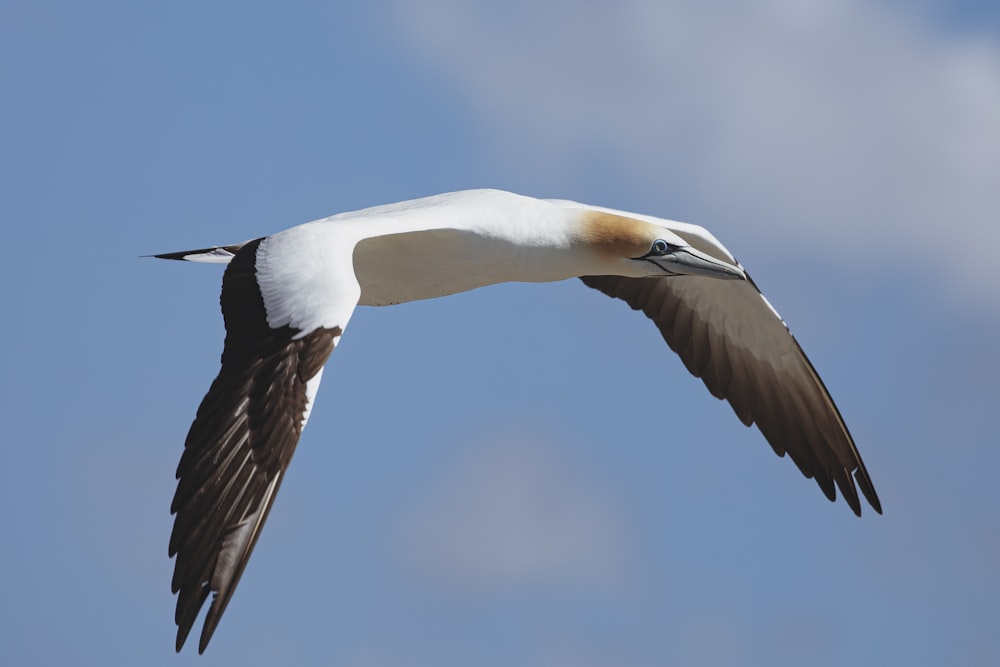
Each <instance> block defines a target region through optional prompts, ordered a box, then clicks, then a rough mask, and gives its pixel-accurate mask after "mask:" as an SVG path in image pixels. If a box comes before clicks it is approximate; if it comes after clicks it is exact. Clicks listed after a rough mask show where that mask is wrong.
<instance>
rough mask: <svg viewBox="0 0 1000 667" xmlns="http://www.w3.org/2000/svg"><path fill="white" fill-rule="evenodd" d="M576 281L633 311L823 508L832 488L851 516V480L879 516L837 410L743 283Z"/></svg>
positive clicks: (780, 326)
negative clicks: (802, 479) (807, 485)
mask: <svg viewBox="0 0 1000 667" xmlns="http://www.w3.org/2000/svg"><path fill="white" fill-rule="evenodd" d="M698 249H699V250H705V251H708V250H710V249H712V247H711V246H706V247H704V248H698ZM715 254H716V255H718V254H719V253H718V251H717V250H716V251H715ZM720 258H722V259H730V258H726V257H720ZM582 280H583V282H584V283H585V284H586V285H588V286H589V287H593V288H595V289H597V290H600V291H601V292H604V293H605V294H607V295H608V296H611V297H615V298H618V299H622V300H623V301H625V302H626V303H627V304H628V305H629V306H631V307H632V308H633V309H635V310H641V311H643V312H644V313H645V314H646V315H647V316H648V317H649V318H650V319H652V320H653V322H654V323H655V324H656V326H657V327H658V328H659V330H660V333H662V334H663V338H664V339H665V340H666V341H667V344H668V345H669V346H670V348H671V349H672V350H674V352H676V353H677V354H678V355H680V357H681V360H682V361H683V362H684V365H685V366H686V367H687V369H688V370H689V371H690V372H691V373H692V374H693V375H695V376H696V377H700V378H701V379H702V380H703V381H704V383H705V386H706V387H708V390H709V391H710V392H711V393H712V395H713V396H716V397H717V398H724V399H726V400H728V401H729V403H730V405H732V407H733V410H734V411H735V412H736V415H737V416H738V417H739V419H740V421H742V422H743V423H744V424H746V425H747V426H749V425H751V424H753V423H756V424H757V427H758V428H759V429H760V431H761V433H763V434H764V437H765V438H766V439H767V441H768V442H769V443H770V445H771V447H772V448H773V449H774V451H775V452H776V453H777V454H778V456H784V455H785V454H786V453H787V454H788V456H789V458H791V459H792V461H794V462H795V464H796V465H797V466H798V468H799V470H801V471H802V474H804V475H805V476H806V477H811V478H813V479H815V480H816V482H817V483H818V484H819V486H820V488H821V489H822V490H823V493H824V494H825V495H826V496H827V497H828V498H829V499H830V500H834V499H835V498H836V488H839V489H840V492H841V495H843V497H844V499H845V500H846V501H847V503H848V505H850V507H851V509H852V510H854V513H855V514H857V515H859V516H860V514H861V503H860V502H859V499H858V492H857V489H856V488H855V484H854V481H855V480H857V484H858V486H860V487H861V492H862V493H863V494H864V496H865V498H867V499H868V502H869V503H870V504H871V506H872V507H873V508H874V509H875V511H876V512H878V513H880V514H881V513H882V505H881V503H880V502H879V499H878V496H877V495H876V493H875V487H874V486H873V485H872V481H871V478H870V477H869V475H868V471H867V470H866V469H865V464H864V463H863V462H862V460H861V455H860V454H859V453H858V450H857V447H855V445H854V440H853V438H851V434H850V432H849V431H848V430H847V426H846V425H845V424H844V420H843V419H842V418H841V416H840V412H839V411H838V410H837V406H836V405H835V404H834V402H833V399H832V398H830V394H829V392H828V391H827V390H826V387H825V386H824V385H823V381H822V380H821V379H820V377H819V375H817V373H816V371H815V369H814V368H813V366H812V364H811V363H810V362H809V359H808V358H806V355H805V353H804V352H803V351H802V348H801V347H799V344H798V342H797V341H796V340H795V338H794V337H793V336H792V334H791V333H790V332H789V331H788V328H787V327H786V326H785V324H784V322H782V320H781V319H780V318H779V317H778V316H777V315H776V314H775V313H774V312H773V311H772V310H771V308H770V307H769V306H768V305H767V303H766V302H765V301H764V299H763V297H762V296H761V295H760V292H759V290H758V289H757V287H756V285H754V283H753V281H751V280H749V279H748V280H746V281H736V280H713V279H710V278H700V277H690V276H679V277H669V278H622V277H618V276H585V277H583V278H582ZM852 473H853V478H852Z"/></svg>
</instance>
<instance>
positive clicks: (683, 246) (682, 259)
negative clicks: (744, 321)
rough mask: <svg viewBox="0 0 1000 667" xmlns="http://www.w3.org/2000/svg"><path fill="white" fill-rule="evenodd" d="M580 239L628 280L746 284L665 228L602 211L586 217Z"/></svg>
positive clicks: (729, 267) (736, 271)
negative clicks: (673, 278)
mask: <svg viewBox="0 0 1000 667" xmlns="http://www.w3.org/2000/svg"><path fill="white" fill-rule="evenodd" d="M578 239H579V241H580V242H581V243H583V244H584V245H586V246H587V247H588V248H590V249H592V250H593V251H594V252H595V253H596V254H597V255H598V257H599V258H600V261H601V262H602V263H604V264H606V265H608V271H607V273H609V274H613V275H623V276H629V277H635V278H640V277H650V278H651V277H657V276H707V277H710V278H722V279H730V280H746V274H745V273H744V272H743V270H742V269H741V268H740V267H739V266H738V265H737V264H736V263H735V262H729V261H726V260H725V259H720V258H718V257H714V256H712V255H709V254H707V253H705V252H702V251H700V250H697V249H696V248H693V247H692V246H691V245H690V244H689V243H687V242H686V241H685V240H684V239H683V238H681V237H680V236H679V235H678V234H676V233H674V232H672V231H670V230H669V229H667V228H666V227H663V226H661V225H657V224H653V223H651V222H647V221H645V220H639V219H636V218H631V217H627V216H624V215H618V214H616V213H609V212H605V211H599V210H588V211H585V212H584V213H583V216H582V219H581V225H580V227H579V233H578Z"/></svg>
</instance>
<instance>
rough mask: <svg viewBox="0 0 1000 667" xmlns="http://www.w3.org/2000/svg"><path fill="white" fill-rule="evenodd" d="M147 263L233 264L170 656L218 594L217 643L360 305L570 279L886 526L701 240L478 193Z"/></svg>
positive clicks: (181, 470) (650, 224) (624, 216)
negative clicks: (603, 298) (609, 302)
mask: <svg viewBox="0 0 1000 667" xmlns="http://www.w3.org/2000/svg"><path fill="white" fill-rule="evenodd" d="M158 257H163V258H168V259H185V260H190V261H203V262H218V263H228V264H229V266H228V267H227V269H226V273H225V276H224V278H223V290H222V299H221V301H222V310H223V316H224V319H225V322H226V332H227V333H226V343H225V348H224V351H223V356H222V369H221V371H220V373H219V376H218V378H216V380H215V381H214V382H213V384H212V387H211V388H210V389H209V392H208V394H207V395H206V396H205V398H204V400H203V401H202V404H201V406H200V407H199V409H198V414H197V416H196V418H195V421H194V423H193V424H192V426H191V429H190V431H189V434H188V437H187V440H186V442H185V451H184V455H183V456H182V458H181V462H180V464H179V466H178V470H177V477H178V480H179V481H178V487H177V493H176V495H175V497H174V501H173V504H172V507H171V511H172V512H174V513H175V514H176V519H175V523H174V530H173V534H172V535H171V540H170V554H171V555H172V556H174V555H176V557H177V561H176V564H175V570H174V580H173V590H174V592H175V593H178V601H177V614H176V618H175V620H176V622H177V625H178V636H177V649H178V650H180V648H181V646H182V645H183V643H184V640H185V639H186V637H187V634H188V632H189V631H190V629H191V627H192V625H193V624H194V621H195V619H196V617H197V614H198V611H199V610H200V608H201V607H202V605H203V603H204V601H205V600H206V599H207V597H208V596H209V594H210V593H213V594H214V597H213V600H212V604H211V607H210V609H209V614H208V617H207V618H206V621H205V626H204V628H203V631H202V636H201V641H200V645H199V651H203V650H204V648H205V646H206V645H207V643H208V641H209V639H210V638H211V635H212V633H213V631H214V629H215V627H216V625H217V623H218V621H219V618H220V617H221V614H222V612H223V611H224V610H225V607H226V605H227V604H228V602H229V599H230V597H231V596H232V593H233V590H234V589H235V586H236V584H237V582H238V581H239V577H240V575H241V574H242V572H243V568H244V567H245V565H246V562H247V559H248V558H249V556H250V553H251V551H252V549H253V546H254V544H255V543H256V540H257V537H258V536H259V534H260V529H261V527H262V525H263V523H264V520H265V519H266V517H267V513H268V511H269V510H270V507H271V504H272V503H273V501H274V497H275V494H276V493H277V490H278V487H279V486H280V483H281V479H282V477H283V474H284V471H285V469H286V467H287V465H288V462H289V461H290V459H291V456H292V453H293V452H294V449H295V446H296V444H297V442H298V439H299V436H300V434H301V432H302V429H303V427H304V426H305V423H306V421H307V420H308V417H309V413H310V411H311V410H312V407H313V403H314V401H315V398H316V392H317V389H318V386H319V381H320V378H321V377H322V368H323V364H324V363H325V361H326V359H327V357H328V356H329V354H330V353H331V352H332V350H333V348H334V347H335V346H336V344H337V342H338V341H339V339H340V336H341V335H342V334H343V332H344V330H345V328H346V327H347V324H348V321H349V320H350V318H351V315H352V313H353V311H354V308H355V306H356V305H371V306H384V305H392V304H397V303H404V302H409V301H416V300H420V299H429V298H434V297H438V296H445V295H449V294H455V293H458V292H463V291H467V290H471V289H475V288H477V287H482V286H485V285H491V284H496V283H502V282H551V281H557V280H565V279H567V278H573V277H581V278H582V279H583V281H584V282H585V283H586V284H587V285H588V286H590V287H594V288H596V289H598V290H600V291H602V292H604V293H606V294H608V295H610V296H613V297H617V298H621V299H623V300H624V301H626V302H627V303H628V304H629V305H630V306H631V307H632V308H634V309H641V310H643V311H644V312H645V313H646V314H647V315H648V316H649V317H650V318H651V319H652V320H653V321H654V323H655V324H656V325H657V326H658V327H659V329H660V331H661V333H662V334H663V336H664V338H665V339H666V340H667V343H668V344H669V345H670V346H671V348H673V349H674V350H675V351H676V352H677V353H678V354H680V356H681V358H682V359H683V361H684V363H685V365H686V366H687V368H688V369H689V370H690V371H691V372H692V373H694V374H695V375H697V376H699V377H701V378H702V379H703V380H704V382H705V384H706V386H707V387H708V389H709V390H710V391H711V392H712V393H713V394H714V395H715V396H717V397H719V398H726V399H728V400H729V401H730V403H731V404H732V406H733V408H734V410H735V411H736V413H737V415H738V416H739V418H740V419H741V420H742V421H743V422H744V423H745V424H747V425H750V424H751V423H754V422H756V423H757V424H758V426H759V427H760V429H761V431H762V432H763V433H764V435H765V437H766V438H767V439H768V441H769V442H770V444H771V446H772V447H773V448H774V449H775V451H776V452H777V453H778V454H779V455H784V454H785V453H786V452H787V453H788V454H789V455H790V456H791V458H792V459H793V460H794V461H795V463H796V464H797V465H798V467H799V468H800V470H801V471H802V472H803V473H804V474H805V475H806V476H807V477H813V478H815V479H816V481H817V482H818V483H819V485H820V487H821V488H822V489H823V491H824V493H825V494H826V495H827V496H828V497H829V498H830V499H831V500H832V499H834V498H835V497H836V491H835V488H839V489H840V490H841V494H842V495H843V496H844V497H845V499H846V500H847V501H848V502H849V504H850V505H851V507H852V509H853V510H854V511H855V513H858V514H860V503H859V500H858V495H857V490H856V488H855V483H854V482H855V479H856V480H857V483H858V486H859V487H860V488H861V491H862V492H863V494H864V495H865V497H866V498H867V499H868V501H869V503H871V505H872V506H873V507H874V508H875V509H876V510H877V511H881V507H880V504H879V501H878V497H877V496H876V494H875V490H874V488H873V486H872V484H871V480H870V478H869V476H868V473H867V471H866V470H865V468H864V464H863V463H862V461H861V458H860V456H859V455H858V452H857V449H856V448H855V446H854V442H853V440H852V439H851V436H850V433H849V432H848V431H847V428H846V426H845V425H844V423H843V420H842V419H841V417H840V414H839V412H838V411H837V408H836V406H835V405H834V403H833V401H832V400H831V399H830V397H829V394H828V393H827V391H826V389H825V387H824V386H823V383H822V381H821V380H820V379H819V376H818V375H817V374H816V372H815V371H814V370H813V367H812V365H811V364H810V363H809V361H808V359H806V357H805V355H804V354H803V353H802V350H801V348H800V347H799V346H798V343H796V342H795V339H794V338H793V337H792V336H791V334H790V333H789V332H788V330H787V328H786V327H785V325H784V322H783V321H782V320H781V318H780V317H779V316H778V314H777V312H775V311H774V309H773V308H772V307H771V306H770V304H768V303H767V301H766V300H765V299H764V298H763V296H762V295H761V294H760V292H759V291H758V290H757V288H756V286H755V285H754V284H753V283H752V281H750V280H749V278H748V277H747V276H746V274H745V273H744V271H743V269H742V267H740V266H739V264H738V263H737V262H736V260H735V259H734V258H733V256H732V255H731V254H730V253H729V251H727V250H726V249H725V247H723V246H722V244H721V243H719V242H718V240H716V239H715V237H713V236H712V235H711V234H710V233H708V232H707V231H706V230H704V229H703V228H701V227H698V226H696V225H688V224H685V223H679V222H675V221H669V220H663V219H659V218H653V217H650V216H643V215H637V214H633V213H625V212H621V211H615V210H611V209H604V208H599V207H593V206H585V205H582V204H577V203H575V202H568V201H561V200H539V199H534V198H531V197H522V196H519V195H514V194H511V193H507V192H501V191H497V190H471V191H465V192H457V193H450V194H444V195H437V196H434V197H427V198H425V199H418V200H413V201H409V202H402V203H399V204H389V205H385V206H377V207H374V208H370V209H365V210H362V211H356V212H351V213H343V214H339V215H335V216H332V217H330V218H325V219H323V220H318V221H315V222H310V223H306V224H303V225H299V226H297V227H292V228H290V229H287V230H285V231H282V232H278V233H276V234H274V235H271V236H267V237H264V238H262V239H256V240H254V241H250V242H247V243H245V244H238V245H233V246H219V247H214V248H208V249H204V250H196V251H188V252H181V253H170V254H165V255H158ZM852 473H853V478H852Z"/></svg>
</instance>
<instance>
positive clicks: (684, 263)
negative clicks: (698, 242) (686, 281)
mask: <svg viewBox="0 0 1000 667" xmlns="http://www.w3.org/2000/svg"><path fill="white" fill-rule="evenodd" d="M646 260H647V261H650V262H653V263H654V264H656V265H657V266H659V267H660V268H661V269H663V270H664V271H667V272H668V273H671V274H674V275H680V276H707V277H709V278H722V279H724V280H746V279H747V275H746V274H745V273H743V269H741V268H740V267H738V266H736V265H734V264H730V263H728V262H724V261H722V260H719V259H716V258H714V257H712V256H711V255H706V254H705V253H703V252H701V251H700V250H695V249H694V248H692V247H691V246H684V247H682V248H678V249H676V250H674V251H672V252H670V253H668V254H666V255H660V256H658V257H647V258H646Z"/></svg>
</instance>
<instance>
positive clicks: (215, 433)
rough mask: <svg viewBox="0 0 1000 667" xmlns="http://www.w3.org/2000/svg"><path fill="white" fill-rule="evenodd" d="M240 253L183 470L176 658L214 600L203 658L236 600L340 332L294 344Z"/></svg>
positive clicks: (175, 539) (175, 549)
mask: <svg viewBox="0 0 1000 667" xmlns="http://www.w3.org/2000/svg"><path fill="white" fill-rule="evenodd" d="M259 243H260V241H259V240H257V241H252V242H251V243H249V244H247V245H246V246H244V247H243V248H241V249H240V250H239V252H238V253H237V254H236V257H234V258H233V261H232V262H231V263H230V264H229V266H228V267H227V269H226V273H225V276H224V277H223V282H222V299H221V301H222V314H223V318H224V319H225V323H226V342H225V346H224V349H223V352H222V369H221V370H220V371H219V375H218V377H217V378H216V379H215V381H214V382H212V386H211V388H210V389H209V390H208V394H207V395H206V396H205V398H204V399H203V400H202V402H201V406H200V407H199V408H198V413H197V416H196V417H195V420H194V423H193V424H192V425H191V429H190V431H189V432H188V436H187V440H186V441H185V442H184V454H183V455H182V456H181V460H180V463H179V464H178V466H177V479H178V483H177V491H176V493H175V495H174V499H173V503H172V504H171V507H170V511H171V513H173V514H175V515H176V517H175V519H174V529H173V532H172V533H171V536H170V547H169V552H170V556H176V557H177V560H176V561H175V563H174V576H173V581H172V584H171V588H172V590H173V592H174V593H177V609H176V614H175V618H174V620H175V622H176V623H177V646H176V647H177V650H178V651H180V650H181V647H182V646H183V645H184V641H185V640H186V639H187V636H188V633H189V632H190V631H191V627H192V626H193V625H194V622H195V619H196V618H197V616H198V612H199V611H200V609H201V607H202V605H203V604H204V603H205V600H206V599H207V598H208V596H209V593H212V594H213V597H212V602H211V605H210V607H209V611H208V615H207V616H206V618H205V625H204V627H203V629H202V633H201V639H200V642H199V646H198V652H199V653H201V652H203V651H204V650H205V647H206V646H207V645H208V642H209V640H210V639H211V637H212V633H213V632H214V631H215V628H216V626H217V625H218V622H219V619H220V618H221V616H222V613H223V612H224V611H225V609H226V605H227V604H229V600H230V599H231V598H232V595H233V591H234V590H235V589H236V584H237V583H239V580H240V576H241V575H242V573H243V569H244V568H245V567H246V564H247V560H248V559H249V558H250V554H251V552H252V551H253V548H254V545H255V544H256V542H257V538H258V537H259V535H260V529H261V527H262V526H263V524H264V521H265V520H266V519H267V515H268V512H269V511H270V509H271V506H272V504H273V502H274V498H275V495H276V494H277V492H278V488H279V486H280V485H281V480H282V477H283V476H284V472H285V469H286V468H287V467H288V463H289V461H290V460H291V458H292V454H293V453H294V451H295V446H296V444H297V443H298V440H299V436H300V435H301V433H302V427H303V423H302V422H303V416H304V415H305V411H306V407H307V401H308V399H307V397H306V382H307V381H309V380H310V379H312V378H313V377H314V376H315V375H316V374H317V373H318V372H319V371H320V369H321V368H322V367H323V364H324V362H325V361H326V359H327V357H328V356H329V355H330V352H331V351H332V350H333V346H334V342H335V340H336V337H337V336H339V335H340V329H339V328H333V329H317V330H316V331H313V332H311V333H310V334H308V335H306V336H303V337H301V338H298V339H296V338H295V336H296V334H297V333H298V332H297V331H296V330H294V329H291V328H289V327H282V328H280V329H272V328H270V327H269V326H268V324H267V318H266V315H265V310H264V302H263V299H262V298H261V295H260V290H259V288H258V286H257V281H256V278H255V270H254V260H255V257H256V252H257V246H258V245H259Z"/></svg>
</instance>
